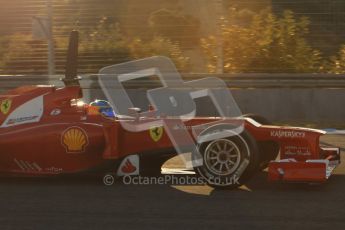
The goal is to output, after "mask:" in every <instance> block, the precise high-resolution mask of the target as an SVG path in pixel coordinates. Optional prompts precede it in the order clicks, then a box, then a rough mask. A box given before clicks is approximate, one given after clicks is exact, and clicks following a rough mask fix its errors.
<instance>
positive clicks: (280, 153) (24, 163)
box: [0, 33, 340, 188]
mask: <svg viewBox="0 0 345 230" xmlns="http://www.w3.org/2000/svg"><path fill="white" fill-rule="evenodd" d="M76 37H77V34H76V33H74V36H72V37H71V43H70V51H69V57H68V63H75V62H76V61H75V59H76V58H77V57H76V55H75V54H76V46H77V45H76V43H77V42H76V41H75V40H76ZM73 44H74V45H73ZM75 77H76V68H75V67H74V68H73V67H67V72H66V79H64V82H65V85H66V86H65V87H63V88H56V87H55V86H42V85H39V86H22V87H19V88H16V89H13V90H10V91H8V92H5V93H4V94H2V95H0V104H1V110H0V172H1V173H2V174H4V175H26V176H49V175H60V174H75V173H82V172H90V171H101V172H105V173H108V172H113V173H114V174H116V175H118V176H124V175H139V174H141V175H157V174H159V173H160V171H161V167H162V165H163V163H164V162H165V161H166V160H168V159H170V158H171V157H174V156H176V154H177V152H179V151H178V150H177V148H178V147H176V143H175V142H176V141H175V140H173V139H172V138H171V137H172V135H171V133H170V132H169V131H167V130H166V127H167V126H166V124H175V123H174V122H175V120H177V118H176V117H174V116H169V114H168V115H167V114H162V113H160V112H159V110H157V108H154V106H153V108H151V112H152V113H150V114H151V115H145V116H142V115H141V114H140V113H139V111H138V109H135V108H128V111H129V112H128V113H127V114H126V115H122V114H118V113H117V112H116V111H114V110H113V107H114V106H115V105H113V104H112V103H110V102H108V101H95V102H93V103H91V104H85V103H81V102H80V101H79V99H80V98H82V89H81V87H80V86H79V84H78V79H75ZM115 107H116V106H115ZM178 119H179V121H180V118H178ZM157 120H160V121H161V120H163V121H164V122H163V123H164V124H165V125H163V124H162V123H160V124H159V125H157V124H156V125H154V126H152V127H151V128H148V129H145V130H137V131H135V130H134V131H133V130H130V129H128V128H126V127H125V126H126V125H125V126H124V124H127V125H130V124H131V123H138V122H139V123H145V122H146V121H150V122H151V121H157ZM210 122H211V123H212V126H205V128H204V129H202V130H201V131H199V132H195V130H193V129H188V127H195V126H198V127H200V126H203V125H204V124H208V123H210ZM181 124H182V125H183V128H184V129H185V130H182V131H184V132H185V133H187V134H190V137H191V140H192V141H193V142H194V143H193V144H195V145H194V146H195V148H196V149H195V150H196V151H197V152H198V154H200V158H198V160H199V161H193V156H192V160H191V161H192V162H198V163H197V164H194V163H193V164H192V167H193V170H194V171H195V172H196V175H197V176H201V177H203V178H205V180H206V181H207V182H208V183H209V184H210V185H211V186H214V187H222V186H223V187H229V188H234V187H238V186H240V185H241V184H243V183H245V182H246V181H247V180H248V179H250V178H251V177H252V176H253V175H254V174H255V173H256V172H258V171H259V170H263V169H265V168H267V167H268V179H269V180H270V181H291V182H324V181H326V180H327V179H328V178H329V176H330V175H331V173H332V171H333V170H334V169H335V167H336V166H337V165H339V163H340V153H339V149H338V148H323V147H320V144H319V138H320V136H321V135H323V134H325V133H324V132H323V131H320V130H315V129H307V128H295V127H282V126H274V125H271V124H270V123H269V122H268V121H267V120H265V119H264V118H262V117H260V116H256V115H245V116H239V117H193V118H192V119H185V120H183V119H182V123H181ZM240 126H241V127H243V129H242V130H241V131H240V132H238V133H236V134H233V135H218V136H217V135H216V136H214V137H213V138H211V139H207V140H204V141H198V137H201V136H205V135H204V134H205V133H206V134H213V133H215V132H217V131H219V132H220V133H224V132H223V131H224V130H225V131H226V130H230V131H231V132H228V133H233V130H234V127H235V128H236V127H240ZM186 127H187V128H186ZM173 128H174V129H176V128H177V129H178V128H179V127H178V126H177V127H176V126H174V125H173ZM225 133H227V132H225ZM211 136H212V135H211ZM179 144H180V145H181V144H182V145H183V144H184V143H183V140H182V142H181V140H180V142H179ZM187 144H190V143H187V142H186V145H187ZM179 150H180V151H182V150H184V148H180V149H179ZM192 155H193V153H192ZM234 177H238V180H236V181H238V182H239V183H228V181H234V180H233V179H232V178H234ZM230 179H231V180H230Z"/></svg>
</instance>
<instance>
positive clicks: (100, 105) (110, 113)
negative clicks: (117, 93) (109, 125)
mask: <svg viewBox="0 0 345 230" xmlns="http://www.w3.org/2000/svg"><path fill="white" fill-rule="evenodd" d="M90 106H92V107H93V108H96V109H97V110H98V112H99V113H101V114H103V115H104V116H105V117H109V118H115V117H116V114H115V112H114V110H113V108H112V107H111V105H110V103H109V102H108V101H106V100H95V101H93V102H91V103H90Z"/></svg>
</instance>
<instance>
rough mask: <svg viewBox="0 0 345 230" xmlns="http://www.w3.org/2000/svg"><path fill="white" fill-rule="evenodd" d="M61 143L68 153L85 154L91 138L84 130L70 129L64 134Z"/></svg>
mask: <svg viewBox="0 0 345 230" xmlns="http://www.w3.org/2000/svg"><path fill="white" fill-rule="evenodd" d="M61 142H62V145H63V146H64V147H65V149H66V152H67V153H83V152H85V148H86V146H87V145H88V144H89V138H88V136H87V134H86V132H85V131H84V130H83V129H82V128H79V127H70V128H68V129H66V130H65V131H64V132H63V133H62V137H61Z"/></svg>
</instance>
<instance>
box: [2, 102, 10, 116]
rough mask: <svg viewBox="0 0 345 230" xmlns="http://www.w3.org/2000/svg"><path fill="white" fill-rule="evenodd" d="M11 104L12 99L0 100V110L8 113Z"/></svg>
mask: <svg viewBox="0 0 345 230" xmlns="http://www.w3.org/2000/svg"><path fill="white" fill-rule="evenodd" d="M11 105H12V100H11V99H6V100H3V101H2V102H1V105H0V111H1V112H2V113H3V114H4V115H6V114H8V112H9V111H10V109H11Z"/></svg>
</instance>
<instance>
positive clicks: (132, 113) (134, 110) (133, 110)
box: [128, 108, 141, 118]
mask: <svg viewBox="0 0 345 230" xmlns="http://www.w3.org/2000/svg"><path fill="white" fill-rule="evenodd" d="M140 112H141V109H140V108H128V116H131V117H135V118H139V113H140Z"/></svg>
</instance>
